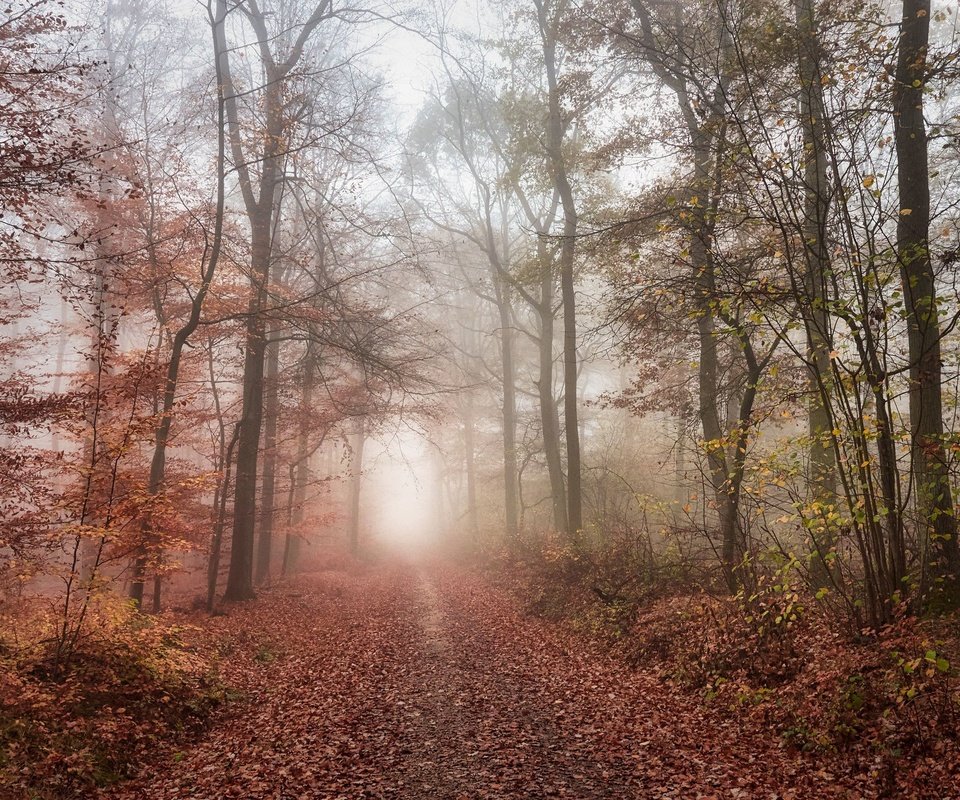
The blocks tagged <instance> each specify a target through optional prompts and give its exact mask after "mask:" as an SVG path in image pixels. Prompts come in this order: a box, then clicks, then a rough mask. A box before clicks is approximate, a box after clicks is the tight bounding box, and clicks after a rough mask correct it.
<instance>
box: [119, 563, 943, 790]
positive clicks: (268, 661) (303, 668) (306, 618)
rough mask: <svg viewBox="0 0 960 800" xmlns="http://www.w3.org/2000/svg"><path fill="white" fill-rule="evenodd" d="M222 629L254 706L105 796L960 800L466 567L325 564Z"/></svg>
mask: <svg viewBox="0 0 960 800" xmlns="http://www.w3.org/2000/svg"><path fill="white" fill-rule="evenodd" d="M210 624H212V625H213V626H214V627H215V629H216V630H215V632H214V634H215V636H216V637H218V641H219V648H220V653H221V656H220V658H221V669H222V672H223V675H224V678H225V679H226V680H227V682H228V683H229V684H230V685H232V686H233V687H234V688H235V689H236V690H237V691H238V692H239V696H238V699H237V700H236V701H235V702H232V703H229V704H227V705H226V706H225V707H224V708H223V709H222V710H221V711H220V712H217V716H216V717H215V719H214V720H213V723H212V725H211V726H210V727H209V729H208V730H207V731H206V732H205V733H203V734H202V735H201V737H200V738H199V739H196V740H195V741H193V742H192V743H190V744H189V745H184V744H182V743H181V744H180V745H179V749H178V746H177V745H173V744H169V745H164V746H163V747H162V748H161V749H160V750H159V751H157V752H155V753H153V756H152V759H151V760H150V762H149V763H147V764H146V765H145V766H144V767H143V768H142V770H141V771H140V773H139V774H138V775H137V776H136V777H135V778H134V779H133V780H131V781H127V782H125V783H123V784H120V785H116V786H113V787H112V788H110V789H107V790H104V791H103V792H102V793H101V795H100V796H101V798H104V799H106V798H110V800H127V799H129V798H151V800H162V799H163V798H251V799H254V798H277V799H278V800H280V799H281V798H291V799H292V798H344V799H345V800H359V799H360V798H407V799H409V800H420V799H421V798H422V799H423V800H427V798H430V800H434V799H435V800H444V799H447V798H449V799H450V800H467V798H471V799H473V798H552V797H566V798H577V799H578V800H592V798H621V799H622V798H683V799H684V800H686V799H687V798H690V800H693V798H721V797H722V798H765V799H767V800H770V799H772V798H798V799H799V798H866V797H878V796H892V797H910V796H914V797H934V796H937V797H942V798H957V797H960V789H958V788H956V787H950V786H946V787H944V786H941V787H940V790H942V794H941V793H940V792H939V791H938V792H937V793H936V794H933V793H924V792H923V791H922V790H920V791H919V792H907V791H906V790H903V791H900V790H898V789H896V788H891V787H890V786H889V785H888V786H887V788H886V791H885V793H882V792H881V789H880V786H879V779H878V778H877V776H875V775H870V774H868V773H867V772H866V771H864V772H863V773H861V774H858V773H857V772H856V770H853V771H851V770H849V769H846V770H836V769H834V765H832V764H831V762H830V761H823V760H818V759H816V758H814V757H812V756H809V755H805V754H802V753H799V752H797V751H795V750H790V749H788V748H785V747H784V746H783V745H782V743H781V741H780V740H779V739H777V738H776V737H775V736H771V735H770V733H769V731H764V730H763V729H761V728H752V727H751V725H750V724H749V723H745V721H744V720H743V719H740V718H734V717H732V716H730V715H725V714H724V713H723V711H722V709H711V708H710V706H708V705H705V704H704V703H703V702H702V701H701V700H700V699H699V698H697V697H689V696H686V695H684V694H683V693H681V692H680V691H678V690H676V689H674V688H672V687H671V686H670V685H669V684H667V683H665V682H663V681H661V680H659V679H658V678H657V677H656V676H655V675H652V674H649V673H647V672H644V671H639V670H635V669H631V668H629V667H628V666H626V665H625V664H624V663H622V662H621V661H619V660H617V659H616V658H614V657H611V656H609V655H608V654H606V653H605V652H603V650H602V648H601V647H600V646H599V645H598V644H597V643H595V642H592V641H591V640H589V639H587V638H585V637H582V636H579V635H578V634H576V633H574V632H572V631H570V630H568V629H567V628H565V627H564V626H561V625H557V624H552V623H548V622H544V621H541V620H537V619H533V618H530V617H529V616H527V615H525V614H524V613H523V612H522V610H521V608H520V604H519V602H518V600H517V598H516V597H515V596H512V595H511V594H509V593H507V592H504V591H501V590H499V589H496V588H494V587H491V586H490V585H489V584H488V583H487V582H485V581H484V580H483V578H482V577H480V576H478V575H476V574H475V573H471V572H469V571H464V570H460V569H456V568H452V567H449V566H439V565H429V566H417V565H392V566H384V567H377V568H370V569H367V570H364V571H361V572H359V573H344V572H327V573H318V574H315V575H311V576H307V577H305V578H304V579H302V580H300V581H298V582H297V583H296V584H295V585H288V586H280V587H277V588H275V589H273V590H271V591H268V592H265V593H263V595H262V596H261V598H260V599H259V600H258V601H256V602H255V603H248V604H240V605H237V606H233V607H231V608H230V609H229V610H228V613H227V615H226V616H222V617H218V618H214V619H213V620H211V622H210ZM837 763H839V761H838V762H837ZM951 792H952V794H951Z"/></svg>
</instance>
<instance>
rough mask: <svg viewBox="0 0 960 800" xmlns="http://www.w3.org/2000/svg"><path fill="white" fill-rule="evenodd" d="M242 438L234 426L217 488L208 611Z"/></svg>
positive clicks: (208, 582)
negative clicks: (237, 449)
mask: <svg viewBox="0 0 960 800" xmlns="http://www.w3.org/2000/svg"><path fill="white" fill-rule="evenodd" d="M239 438H240V423H239V422H238V423H237V424H236V425H234V426H233V435H232V436H231V437H230V444H229V445H227V449H226V452H225V454H224V457H223V462H222V465H221V469H222V470H223V477H222V478H221V479H220V485H219V486H218V487H217V491H218V495H217V496H216V497H215V498H214V506H215V507H216V510H217V520H216V522H215V523H214V526H213V536H212V537H211V540H210V558H209V559H208V560H207V611H208V612H212V611H213V604H214V601H215V600H216V597H217V579H218V578H219V577H220V553H221V550H222V548H223V531H224V529H225V528H226V525H227V497H229V495H230V471H231V469H232V467H233V452H234V450H235V449H236V447H237V440H238V439H239Z"/></svg>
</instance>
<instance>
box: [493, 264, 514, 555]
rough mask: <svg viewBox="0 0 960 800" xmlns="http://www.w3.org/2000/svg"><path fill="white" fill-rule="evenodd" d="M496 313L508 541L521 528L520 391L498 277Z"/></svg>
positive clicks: (505, 298) (505, 301)
mask: <svg viewBox="0 0 960 800" xmlns="http://www.w3.org/2000/svg"><path fill="white" fill-rule="evenodd" d="M494 280H495V281H496V282H497V285H498V293H497V294H498V300H497V310H498V311H499V313H500V366H501V372H502V374H503V413H502V420H503V505H504V518H505V522H506V528H507V539H508V540H509V541H511V542H513V541H515V540H516V538H517V535H518V533H519V528H520V493H519V485H518V481H519V477H518V475H517V389H516V380H517V378H516V367H515V366H514V352H513V318H512V314H511V309H510V298H509V294H508V292H509V288H508V287H506V286H503V285H502V281H500V279H499V278H498V277H497V276H494Z"/></svg>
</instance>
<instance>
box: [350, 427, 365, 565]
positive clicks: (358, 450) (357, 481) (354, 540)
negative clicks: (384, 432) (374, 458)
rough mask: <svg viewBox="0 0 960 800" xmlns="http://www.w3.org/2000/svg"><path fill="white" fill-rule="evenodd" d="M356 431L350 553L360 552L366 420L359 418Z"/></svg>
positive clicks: (351, 456)
mask: <svg viewBox="0 0 960 800" xmlns="http://www.w3.org/2000/svg"><path fill="white" fill-rule="evenodd" d="M355 424H356V430H355V431H354V433H353V434H352V436H351V438H352V439H353V442H352V443H351V447H352V449H353V452H352V453H351V455H350V475H351V477H350V552H351V553H353V554H354V555H357V553H359V552H360V489H361V488H362V486H363V445H364V442H365V441H366V438H367V434H366V430H365V427H366V425H365V420H364V418H363V417H357V419H356V423H355Z"/></svg>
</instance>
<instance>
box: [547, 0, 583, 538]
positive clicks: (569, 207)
mask: <svg viewBox="0 0 960 800" xmlns="http://www.w3.org/2000/svg"><path fill="white" fill-rule="evenodd" d="M536 5H537V10H538V16H539V20H540V32H541V37H542V42H543V63H544V71H545V73H546V78H547V106H548V110H549V115H548V118H547V130H546V142H547V156H548V162H549V168H550V177H551V181H552V183H553V187H554V189H555V190H556V192H557V194H558V195H559V197H560V206H561V208H562V209H563V236H562V238H561V240H560V298H561V303H562V307H563V421H564V435H565V444H566V450H567V509H566V510H567V514H566V517H567V519H566V523H567V524H566V529H567V530H568V532H569V533H572V534H576V533H577V532H578V531H580V530H581V529H582V528H583V495H582V490H581V479H580V425H579V422H578V411H579V409H578V401H579V392H578V390H577V382H578V378H579V369H578V366H579V359H578V355H577V297H576V287H575V283H574V262H575V257H576V243H577V225H578V216H577V205H576V200H575V198H574V196H573V187H572V186H571V184H570V179H569V176H568V174H567V162H566V155H565V153H564V139H565V137H566V130H567V127H568V126H567V123H566V121H565V120H564V118H563V110H562V107H561V98H560V84H559V77H558V74H557V73H558V64H557V35H558V31H559V27H560V25H561V23H562V21H563V16H564V13H565V9H566V4H565V3H564V2H562V1H561V0H558V2H557V3H556V4H555V7H553V8H550V9H548V8H547V5H546V3H545V2H542V0H536Z"/></svg>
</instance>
